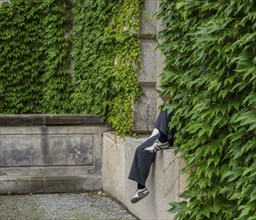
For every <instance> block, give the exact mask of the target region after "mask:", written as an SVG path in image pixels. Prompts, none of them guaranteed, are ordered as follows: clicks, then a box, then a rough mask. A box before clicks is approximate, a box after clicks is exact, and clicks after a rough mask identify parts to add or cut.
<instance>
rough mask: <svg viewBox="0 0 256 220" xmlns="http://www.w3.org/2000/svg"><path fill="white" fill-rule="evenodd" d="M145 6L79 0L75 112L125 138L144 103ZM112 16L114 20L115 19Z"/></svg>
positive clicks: (138, 0) (117, 0)
mask: <svg viewBox="0 0 256 220" xmlns="http://www.w3.org/2000/svg"><path fill="white" fill-rule="evenodd" d="M141 3H142V1H141V0H132V1H130V0H129V1H128V0H126V1H120V0H112V1H109V0H87V1H84V0H75V4H76V7H75V13H74V14H75V24H74V44H75V49H74V51H73V52H74V53H73V54H74V59H75V66H74V75H75V82H76V91H75V93H74V94H73V102H72V104H73V106H74V107H75V111H76V112H86V113H94V114H99V115H101V116H102V117H103V118H104V119H105V120H106V121H107V122H109V123H110V124H112V126H113V127H114V128H115V129H116V130H117V131H118V132H119V133H121V134H124V133H127V132H128V133H129V132H130V131H131V130H132V128H133V123H134V121H133V102H134V101H135V100H137V99H138V98H139V95H140V89H139V85H138V79H137V72H138V68H139V67H140V62H141V61H140V57H141V54H140V45H139V44H140V42H139V38H138V35H139V27H140V13H141ZM110 15H111V16H110Z"/></svg>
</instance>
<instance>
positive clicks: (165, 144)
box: [145, 111, 173, 153]
mask: <svg viewBox="0 0 256 220" xmlns="http://www.w3.org/2000/svg"><path fill="white" fill-rule="evenodd" d="M172 115H173V113H169V114H168V112H167V111H162V112H160V114H159V116H158V118H157V120H156V122H155V128H157V129H158V130H159V133H160V135H159V138H158V139H157V140H156V141H155V142H154V143H153V144H152V145H151V146H149V147H147V148H146V149H145V151H148V152H151V153H155V152H157V151H159V150H161V149H166V148H169V146H170V144H171V145H172V143H171V142H172V140H168V135H169V133H170V132H169V126H168V125H169V122H170V120H171V117H172ZM171 138H172V137H171Z"/></svg>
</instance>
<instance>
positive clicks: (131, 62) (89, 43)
mask: <svg viewBox="0 0 256 220" xmlns="http://www.w3.org/2000/svg"><path fill="white" fill-rule="evenodd" d="M141 3H142V0H121V1H120V0H111V1H106V0H95V1H92V0H86V1H82V0H45V1H39V0H31V1H25V0H11V1H10V2H7V3H3V4H1V6H0V19H1V20H0V28H1V33H0V49H1V50H0V80H1V81H0V112H1V113H32V112H34V113H92V114H99V115H100V116H101V117H102V119H103V120H104V121H106V122H108V123H110V124H111V125H112V126H113V128H115V129H116V130H117V131H118V133H121V134H129V133H131V132H132V129H133V123H134V120H133V103H134V101H136V100H138V98H139V96H140V94H141V91H140V88H139V85H138V79H137V73H138V70H139V68H140V63H141V58H140V57H141V54H140V42H139V27H140V13H141ZM71 53H72V56H71Z"/></svg>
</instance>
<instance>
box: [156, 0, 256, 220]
mask: <svg viewBox="0 0 256 220" xmlns="http://www.w3.org/2000/svg"><path fill="white" fill-rule="evenodd" d="M255 15H256V2H255V1H252V0H243V1H242V0H231V1H217V0H212V1H195V0H192V1H191V0H173V1H170V0H163V1H162V3H161V6H160V10H159V12H158V17H159V19H161V20H162V21H163V23H164V24H165V25H166V26H165V27H166V28H165V29H164V30H163V31H162V32H161V33H160V35H159V36H160V37H161V38H162V39H163V43H162V44H161V45H160V46H159V48H160V50H161V51H162V52H163V54H164V55H165V56H166V60H165V63H166V68H165V69H164V71H163V72H162V84H163V87H164V90H163V94H164V95H171V97H172V99H171V100H170V102H168V103H166V104H165V106H164V108H166V109H169V110H171V111H172V110H174V111H175V116H174V117H173V121H172V124H171V126H175V127H176V128H177V133H176V141H175V145H176V149H177V150H176V151H177V152H179V153H180V154H181V155H182V156H183V157H184V158H185V160H186V167H185V168H184V169H183V172H186V173H188V174H189V178H188V180H187V183H188V184H187V188H186V190H185V191H184V192H183V193H182V194H181V195H180V197H181V198H183V199H185V200H184V201H181V202H173V203H171V205H172V206H171V209H170V211H171V212H176V213H177V215H176V219H184V220H189V219H191V220H192V219H193V220H199V219H200V220H201V219H210V220H222V219H225V220H254V219H256V212H255V207H256V175H255V174H256V162H255V155H256V80H255V79H256V37H255V36H256V23H255V20H256V16H255Z"/></svg>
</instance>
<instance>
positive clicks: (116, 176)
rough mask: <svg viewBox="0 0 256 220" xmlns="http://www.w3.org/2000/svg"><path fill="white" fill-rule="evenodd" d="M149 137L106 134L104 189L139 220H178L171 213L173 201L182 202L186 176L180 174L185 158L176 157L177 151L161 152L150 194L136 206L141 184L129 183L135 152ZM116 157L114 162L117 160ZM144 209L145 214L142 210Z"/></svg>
mask: <svg viewBox="0 0 256 220" xmlns="http://www.w3.org/2000/svg"><path fill="white" fill-rule="evenodd" d="M146 138H147V137H145V138H139V139H134V138H129V137H127V138H126V140H122V139H118V138H115V136H114V135H113V134H111V133H104V135H103V171H102V172H103V190H104V191H105V192H107V193H109V194H110V195H111V196H112V197H114V198H115V199H117V200H118V201H119V202H120V203H122V204H123V205H124V206H125V207H127V209H128V210H129V211H130V212H131V213H133V214H134V215H135V216H137V217H138V218H139V219H150V220H151V219H156V220H157V219H161V220H162V219H169V220H172V219H174V214H172V213H169V212H168V210H169V209H170V205H169V203H170V202H175V201H179V200H180V198H179V197H178V195H179V194H180V193H181V192H183V190H184V189H185V187H186V178H187V177H186V176H185V175H183V174H181V173H180V169H181V168H182V167H184V161H183V159H182V158H181V157H180V156H178V155H174V149H168V150H164V151H160V152H157V155H156V160H155V162H154V163H153V165H152V167H151V171H150V174H149V177H148V180H147V182H146V186H147V188H148V189H149V191H150V194H149V195H148V196H147V197H146V198H145V199H143V200H141V201H140V202H138V203H136V204H132V203H131V202H130V200H131V197H132V196H133V195H134V192H135V190H136V187H137V184H136V183H135V182H134V181H131V180H128V175H129V171H130V167H131V164H132V160H133V156H134V153H135V149H136V148H137V146H138V145H140V144H141V143H143V142H144V141H145V140H146ZM113 158H114V159H113ZM141 210H143V212H142V211H141Z"/></svg>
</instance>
